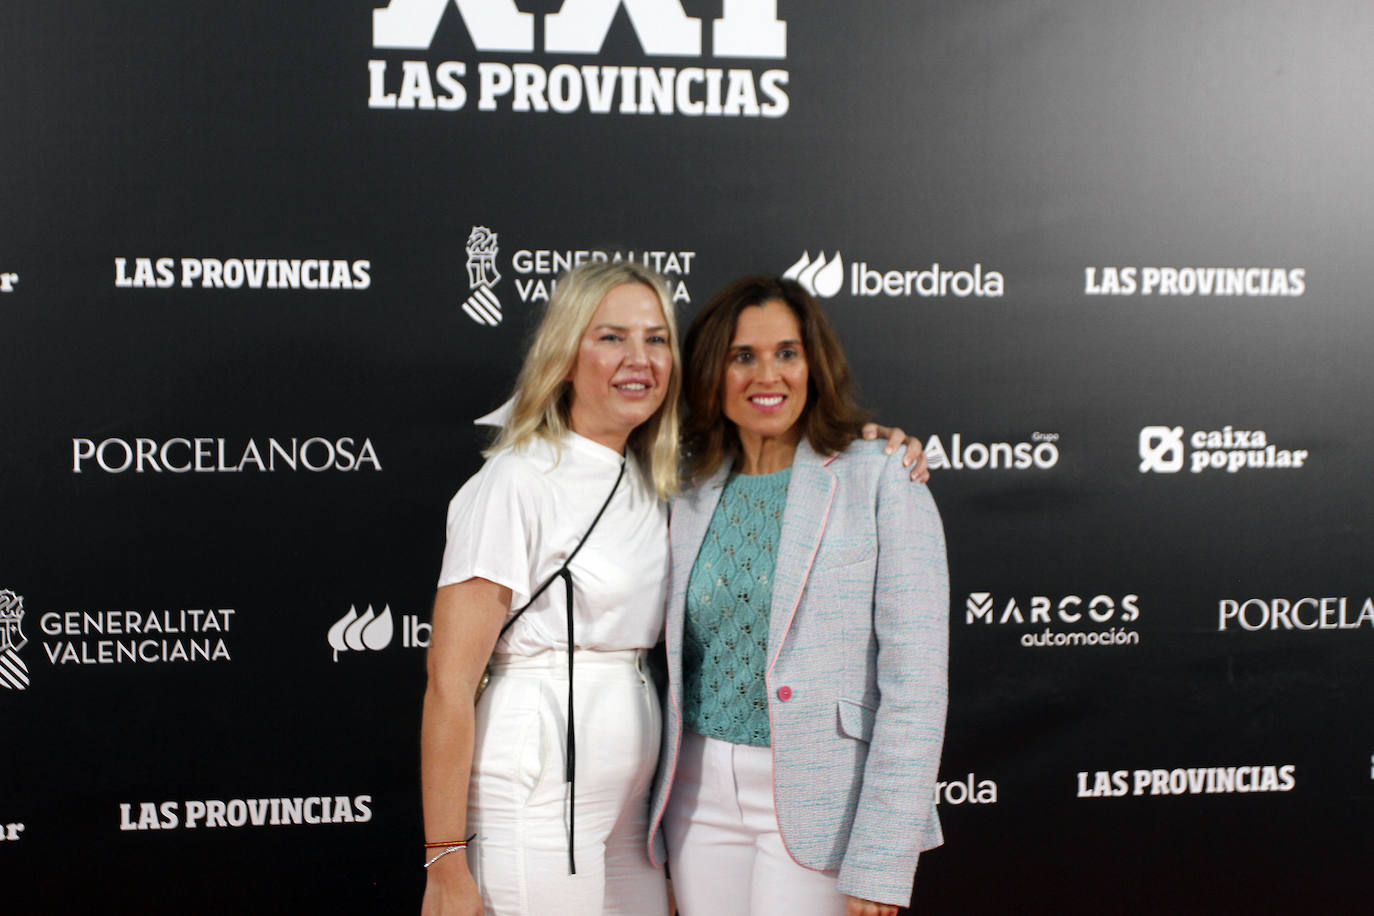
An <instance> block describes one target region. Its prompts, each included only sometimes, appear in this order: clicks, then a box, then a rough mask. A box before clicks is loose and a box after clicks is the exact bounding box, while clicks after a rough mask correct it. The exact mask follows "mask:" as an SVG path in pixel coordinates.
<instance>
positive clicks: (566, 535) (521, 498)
mask: <svg viewBox="0 0 1374 916" xmlns="http://www.w3.org/2000/svg"><path fill="white" fill-rule="evenodd" d="M561 446H562V447H561V448H559V444H555V443H552V442H548V441H546V440H543V439H537V438H536V439H534V440H533V441H531V442H530V443H529V444H528V445H527V446H525V447H524V448H523V449H521V450H519V451H514V450H511V449H505V450H503V451H501V452H498V453H497V454H495V455H493V456H492V457H491V458H490V459H488V461H487V463H486V464H484V465H483V466H482V469H481V470H480V471H478V472H477V473H476V474H475V475H474V476H473V477H472V478H471V479H470V480H468V482H467V483H465V484H464V485H463V487H462V489H460V490H459V491H458V493H457V495H456V496H454V497H453V499H452V501H451V502H450V503H449V507H448V542H447V544H446V545H445V547H444V561H443V565H442V567H441V568H440V571H439V585H440V587H442V586H445V585H453V584H455V583H458V582H463V581H466V580H467V579H471V578H474V577H480V578H483V579H487V580H490V581H492V582H495V583H496V584H498V585H504V586H505V587H507V588H509V589H510V590H511V608H510V610H511V613H513V612H514V611H515V610H516V609H517V608H520V607H522V606H523V605H524V604H525V603H526V602H527V601H529V597H530V595H531V593H533V592H534V590H535V589H537V588H538V587H539V586H540V585H542V584H543V583H544V581H545V580H546V579H548V578H549V577H550V576H552V575H553V574H554V573H555V572H557V571H558V568H559V567H560V566H562V565H563V562H564V561H565V560H566V559H567V558H568V555H569V554H570V553H571V552H572V550H573V548H575V547H576V546H577V542H578V541H579V540H580V539H581V538H582V535H583V534H585V533H586V531H587V529H588V528H589V527H591V524H592V519H593V518H595V517H596V513H597V510H598V509H600V508H601V505H602V503H604V502H605V501H606V496H607V494H609V493H610V492H611V486H612V484H614V483H615V478H616V475H617V474H618V473H619V471H620V462H621V456H620V455H619V454H618V453H617V452H615V451H613V450H612V449H609V448H606V447H605V446H603V445H599V444H598V443H595V442H593V441H591V440H590V439H585V438H583V437H582V436H579V435H576V434H575V433H570V434H568V436H567V437H565V438H564V439H563V441H562V443H561ZM626 460H627V461H628V462H629V464H628V466H627V467H626V468H625V477H624V479H623V480H621V481H620V486H619V487H617V488H616V492H615V496H614V498H612V500H611V503H610V505H609V506H607V508H606V512H605V514H604V515H603V516H602V517H601V520H600V521H599V522H597V524H596V528H595V530H594V531H593V532H592V535H591V537H590V538H588V539H587V543H586V544H585V545H583V547H582V549H581V550H580V551H579V552H578V554H577V556H576V557H575V558H574V559H573V561H572V565H571V567H570V569H571V570H572V577H573V594H574V615H573V620H574V634H573V639H574V642H575V644H576V645H577V646H578V647H580V648H584V649H598V650H603V651H609V650H617V649H641V648H651V647H652V646H654V645H655V644H656V643H657V642H658V640H659V637H660V635H661V634H662V632H663V611H664V601H665V598H666V594H667V587H668V509H667V506H666V504H665V503H664V502H663V501H662V500H660V499H658V497H657V496H656V495H655V493H654V490H653V487H652V486H651V485H650V484H649V482H648V480H646V478H645V475H644V473H643V472H642V470H641V469H640V467H639V464H638V462H636V461H635V459H634V458H633V457H629V458H627V459H626ZM565 594H566V592H565V586H564V584H563V582H562V580H558V581H555V582H554V583H553V584H552V585H550V586H549V587H548V589H546V590H545V591H544V594H542V595H540V596H539V598H538V600H536V601H535V603H534V605H533V606H532V607H530V609H529V610H527V611H525V613H524V614H522V615H521V616H520V619H519V620H518V621H517V622H516V623H515V624H514V625H513V626H512V627H511V628H510V629H509V630H508V631H507V632H506V635H505V636H503V637H502V638H501V639H500V640H499V641H498V642H497V644H496V651H497V652H505V653H509V654H512V655H533V654H535V653H536V652H542V651H544V650H547V649H558V648H561V649H565V650H566V648H567V645H568V640H567V621H566V618H565V613H566V612H565V605H564V602H565ZM507 619H509V617H508V618H507Z"/></svg>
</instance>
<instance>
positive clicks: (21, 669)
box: [0, 588, 29, 690]
mask: <svg viewBox="0 0 1374 916" xmlns="http://www.w3.org/2000/svg"><path fill="white" fill-rule="evenodd" d="M28 642H29V641H28V638H27V637H25V636H24V599H23V597H22V596H20V595H16V594H15V593H14V592H12V591H10V590H9V589H7V588H6V589H0V687H4V688H6V689H9V690H23V689H25V688H26V687H28V686H29V669H28V666H27V665H25V664H24V660H23V659H22V658H20V657H19V650H20V649H22V648H24V646H26V645H28Z"/></svg>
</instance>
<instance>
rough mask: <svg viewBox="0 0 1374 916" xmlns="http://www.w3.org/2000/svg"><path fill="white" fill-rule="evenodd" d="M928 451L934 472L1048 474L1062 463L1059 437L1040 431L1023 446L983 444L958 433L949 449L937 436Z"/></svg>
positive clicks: (953, 437) (927, 457) (1022, 442)
mask: <svg viewBox="0 0 1374 916" xmlns="http://www.w3.org/2000/svg"><path fill="white" fill-rule="evenodd" d="M925 451H926V462H927V464H928V465H929V467H930V469H931V470H932V471H936V470H940V469H942V468H949V469H951V470H955V471H982V470H989V471H1008V470H1016V471H1025V470H1039V471H1047V470H1049V469H1050V468H1052V467H1054V466H1055V465H1056V464H1058V463H1059V434H1058V433H1042V432H1038V431H1037V432H1033V433H1031V435H1030V439H1028V440H1022V441H1020V442H979V441H977V440H966V439H965V438H964V434H963V433H955V434H954V435H952V436H950V437H949V447H948V448H946V447H945V440H944V439H942V438H940V436H939V434H936V435H933V436H931V437H930V438H929V439H927V440H926V445H925Z"/></svg>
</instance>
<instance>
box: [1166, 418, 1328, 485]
mask: <svg viewBox="0 0 1374 916" xmlns="http://www.w3.org/2000/svg"><path fill="white" fill-rule="evenodd" d="M1185 443H1186V445H1187V446H1191V448H1192V451H1191V452H1186V450H1185ZM1139 447H1140V473H1142V474H1151V473H1153V474H1176V473H1178V472H1179V471H1181V470H1183V468H1184V467H1185V465H1186V466H1187V468H1188V470H1189V471H1191V472H1192V473H1194V474H1201V473H1202V472H1203V471H1223V470H1224V471H1226V472H1227V473H1228V474H1236V473H1239V472H1240V471H1242V470H1274V469H1282V470H1289V469H1296V468H1301V467H1303V466H1304V465H1305V464H1306V463H1307V459H1308V457H1309V453H1308V450H1307V449H1305V448H1299V449H1281V448H1279V447H1278V446H1277V445H1275V444H1274V443H1273V442H1271V441H1270V440H1269V437H1268V435H1267V434H1266V433H1265V431H1264V430H1262V429H1236V428H1235V427H1232V426H1223V427H1222V428H1221V429H1212V430H1206V429H1199V430H1196V431H1194V432H1193V433H1192V434H1191V435H1187V436H1185V433H1184V430H1183V427H1182V426H1146V427H1144V428H1142V429H1141V430H1140V437H1139Z"/></svg>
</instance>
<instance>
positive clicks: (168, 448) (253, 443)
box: [72, 436, 382, 474]
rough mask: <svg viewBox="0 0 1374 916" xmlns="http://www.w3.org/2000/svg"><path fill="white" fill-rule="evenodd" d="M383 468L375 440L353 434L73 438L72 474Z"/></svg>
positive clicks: (226, 472)
mask: <svg viewBox="0 0 1374 916" xmlns="http://www.w3.org/2000/svg"><path fill="white" fill-rule="evenodd" d="M365 468H366V469H370V470H373V471H380V470H381V469H382V462H381V460H380V459H378V457H377V449H376V448H375V447H374V446H373V445H372V440H371V439H368V438H364V439H363V440H362V444H361V445H360V444H358V440H357V439H356V438H354V437H352V436H343V437H340V438H338V439H326V438H324V437H323V436H312V437H311V438H309V439H304V440H302V439H298V438H291V439H274V438H273V439H266V440H263V441H262V443H261V444H259V441H258V440H257V439H247V440H233V439H211V438H208V437H203V436H200V437H195V438H185V437H181V436H174V437H173V438H171V439H162V440H159V439H151V438H144V437H141V436H140V437H137V438H134V439H120V438H111V439H101V440H100V441H99V442H97V441H96V440H94V439H85V438H79V437H78V438H75V439H72V473H73V474H83V473H85V472H86V471H90V470H98V471H103V472H104V473H106V474H123V473H124V472H125V471H133V472H134V473H135V474H143V473H153V474H161V473H163V472H164V471H165V472H167V473H171V474H188V473H196V474H235V473H241V472H248V471H257V472H260V473H271V472H275V471H310V472H314V473H321V472H324V471H361V470H363V469H365Z"/></svg>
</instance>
